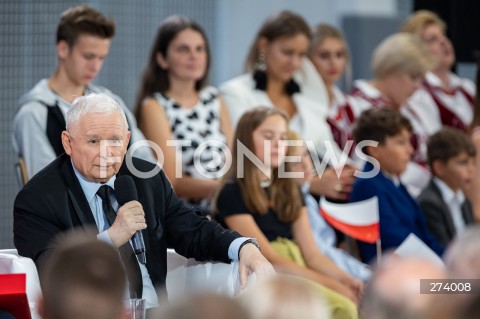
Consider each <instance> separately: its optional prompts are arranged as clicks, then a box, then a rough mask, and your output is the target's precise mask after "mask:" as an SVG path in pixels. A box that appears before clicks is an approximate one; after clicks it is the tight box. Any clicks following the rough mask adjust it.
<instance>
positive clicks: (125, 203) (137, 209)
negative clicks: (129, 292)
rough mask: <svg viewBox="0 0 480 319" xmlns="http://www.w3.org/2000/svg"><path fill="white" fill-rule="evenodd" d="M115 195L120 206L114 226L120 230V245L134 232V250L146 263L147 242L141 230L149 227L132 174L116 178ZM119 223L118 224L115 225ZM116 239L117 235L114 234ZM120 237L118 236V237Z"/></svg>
mask: <svg viewBox="0 0 480 319" xmlns="http://www.w3.org/2000/svg"><path fill="white" fill-rule="evenodd" d="M115 196H116V198H117V202H118V204H119V205H120V208H119V210H118V212H117V218H116V220H115V223H114V226H117V227H118V229H119V230H120V233H121V236H119V237H121V238H120V245H122V244H124V243H125V242H127V241H128V240H130V237H131V236H132V234H133V237H132V244H133V250H134V252H135V254H136V255H137V258H138V260H139V261H140V262H141V263H142V264H145V263H146V256H145V243H144V240H143V235H142V232H141V230H142V229H145V228H146V227H147V225H146V223H145V213H144V211H143V207H142V205H141V204H140V203H139V202H138V195H137V188H136V187H135V183H134V181H133V179H132V177H131V176H128V175H125V176H120V177H118V178H117V179H115ZM115 224H117V225H115ZM112 228H113V226H112ZM110 236H111V237H112V241H114V238H113V237H115V236H112V234H110ZM117 238H118V237H117Z"/></svg>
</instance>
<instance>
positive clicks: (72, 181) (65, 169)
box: [61, 155, 97, 226]
mask: <svg viewBox="0 0 480 319" xmlns="http://www.w3.org/2000/svg"><path fill="white" fill-rule="evenodd" d="M62 156H66V157H67V158H66V160H65V162H64V165H63V166H62V167H61V169H62V176H63V177H64V179H65V186H66V190H67V193H68V197H69V199H70V202H71V204H72V208H73V209H72V211H71V214H72V220H75V219H76V220H78V221H79V222H80V225H94V226H96V225H97V224H96V223H95V218H94V217H93V213H92V210H91V209H90V205H88V201H87V198H86V197H85V193H84V192H83V189H82V187H81V186H80V183H79V182H78V180H77V177H76V176H75V172H74V171H73V167H72V163H71V161H70V157H69V156H68V155H62ZM74 224H75V223H74Z"/></svg>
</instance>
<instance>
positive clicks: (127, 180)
mask: <svg viewBox="0 0 480 319" xmlns="http://www.w3.org/2000/svg"><path fill="white" fill-rule="evenodd" d="M115 197H117V201H118V204H119V205H120V206H122V205H123V204H125V203H128V202H130V201H132V200H138V194H137V187H136V186H135V182H134V181H133V178H132V177H131V176H129V175H123V176H119V177H117V178H116V179H115Z"/></svg>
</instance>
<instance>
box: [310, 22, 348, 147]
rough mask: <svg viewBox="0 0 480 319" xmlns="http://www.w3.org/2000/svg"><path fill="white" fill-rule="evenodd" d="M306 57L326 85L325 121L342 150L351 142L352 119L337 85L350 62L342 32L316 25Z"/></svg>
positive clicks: (331, 27)
mask: <svg viewBox="0 0 480 319" xmlns="http://www.w3.org/2000/svg"><path fill="white" fill-rule="evenodd" d="M308 57H309V59H310V61H312V63H313V65H314V66H315V69H316V70H317V72H318V74H319V75H320V76H321V78H322V80H323V82H324V83H325V88H326V91H327V96H328V105H329V109H328V119H327V122H328V124H329V125H330V129H331V131H332V134H333V137H334V139H335V142H337V144H338V146H339V147H340V148H341V149H343V148H344V147H345V145H346V143H347V141H348V140H352V137H351V134H350V130H351V126H352V124H353V121H354V117H353V114H351V113H349V112H348V109H347V108H346V105H347V100H346V96H345V94H344V93H343V92H342V91H340V89H339V88H338V87H337V86H336V83H337V82H338V80H339V79H340V77H341V76H342V75H343V73H344V72H345V68H346V66H347V63H348V61H349V54H348V47H347V43H346V41H345V38H344V37H343V35H342V33H341V31H340V30H338V29H337V28H335V27H333V26H331V25H328V24H323V23H322V24H319V25H317V26H316V27H315V28H314V31H313V37H312V43H311V45H310V50H309V52H308Z"/></svg>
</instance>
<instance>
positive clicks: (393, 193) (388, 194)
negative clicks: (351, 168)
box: [350, 162, 444, 262]
mask: <svg viewBox="0 0 480 319" xmlns="http://www.w3.org/2000/svg"><path fill="white" fill-rule="evenodd" d="M372 169H373V165H372V164H371V163H370V162H367V163H366V164H365V168H364V171H366V172H368V171H371V170H372ZM374 196H377V197H378V209H379V217H380V238H381V240H382V250H383V251H384V252H385V251H387V250H390V249H393V248H396V247H397V246H399V245H400V244H401V243H402V242H403V241H404V240H405V238H407V236H408V235H409V234H410V233H414V234H415V235H416V236H417V237H418V238H420V239H421V240H422V241H423V242H424V243H425V244H427V245H428V246H429V247H430V248H431V249H432V250H433V251H435V253H437V254H438V255H439V256H441V255H442V254H443V250H444V247H443V246H442V245H440V244H439V243H438V242H437V241H436V240H435V239H434V238H433V236H432V235H431V234H430V232H429V231H428V229H427V225H426V223H425V217H424V216H423V213H422V210H421V208H420V207H419V206H418V204H417V203H416V202H415V200H414V199H413V198H412V197H411V196H410V194H409V193H408V191H407V189H406V188H405V186H403V185H402V184H400V185H399V186H398V187H397V186H396V185H395V184H394V183H393V181H392V180H391V179H389V178H387V177H386V176H385V175H384V174H383V173H382V172H381V171H380V172H379V173H378V174H377V175H376V176H374V177H372V178H357V180H356V181H355V183H354V184H353V188H352V192H351V193H350V201H351V202H357V201H361V200H365V199H368V198H371V197H374ZM358 248H359V251H360V255H361V257H362V260H363V261H365V262H369V261H370V260H371V259H372V258H373V257H374V256H376V254H377V253H376V246H375V244H368V243H365V242H358Z"/></svg>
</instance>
